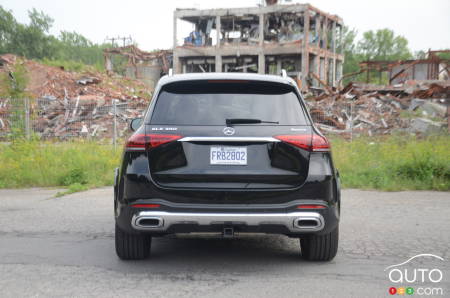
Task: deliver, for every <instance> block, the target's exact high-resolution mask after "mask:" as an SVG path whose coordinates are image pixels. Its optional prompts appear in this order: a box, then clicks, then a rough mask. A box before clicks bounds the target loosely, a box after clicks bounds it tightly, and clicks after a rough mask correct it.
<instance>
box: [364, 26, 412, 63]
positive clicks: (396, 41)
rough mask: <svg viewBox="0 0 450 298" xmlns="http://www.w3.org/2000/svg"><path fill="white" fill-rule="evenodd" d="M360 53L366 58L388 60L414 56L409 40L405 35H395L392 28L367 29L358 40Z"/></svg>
mask: <svg viewBox="0 0 450 298" xmlns="http://www.w3.org/2000/svg"><path fill="white" fill-rule="evenodd" d="M357 50H358V53H359V54H360V55H361V58H362V59H364V60H371V61H386V60H404V59H410V58H412V54H411V51H410V50H409V49H408V40H407V39H406V38H404V37H403V36H400V35H397V36H395V34H394V31H392V30H390V29H387V28H386V29H380V30H377V31H372V30H370V31H367V32H364V33H363V38H362V40H360V41H359V42H358V46H357Z"/></svg>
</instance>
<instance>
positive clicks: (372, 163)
mask: <svg viewBox="0 0 450 298" xmlns="http://www.w3.org/2000/svg"><path fill="white" fill-rule="evenodd" d="M331 144H332V150H333V158H334V162H335V165H336V167H337V168H338V170H339V172H340V174H341V180H342V185H343V187H344V188H362V189H381V190H388V191H396V190H447V191H448V190H450V137H449V136H436V137H429V138H427V139H417V138H415V137H404V136H403V137H401V136H388V137H379V138H359V139H356V140H355V139H354V140H353V142H351V143H350V142H348V141H345V140H342V139H332V141H331Z"/></svg>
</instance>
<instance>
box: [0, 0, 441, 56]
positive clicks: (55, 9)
mask: <svg viewBox="0 0 450 298" xmlns="http://www.w3.org/2000/svg"><path fill="white" fill-rule="evenodd" d="M293 2H300V3H305V2H307V3H310V4H311V5H313V6H315V7H317V8H319V9H321V10H323V11H325V12H328V13H331V14H337V15H339V16H340V17H342V18H343V20H344V23H345V25H347V26H349V27H350V28H355V29H356V30H357V31H358V33H359V35H358V36H359V37H361V35H362V32H365V31H367V30H376V29H382V28H390V29H392V30H394V32H395V34H397V35H402V36H404V37H406V38H407V39H408V41H409V47H410V49H411V50H412V51H413V52H415V51H419V50H425V51H426V50H428V49H429V48H431V49H435V50H437V49H450V0H427V1H424V0H376V1H373V0H309V1H295V0H293V1H291V3H293ZM259 3H261V0H226V1H224V0H193V1H190V0H159V1H156V0H127V1H123V0H121V1H117V0H60V1H55V0H2V1H1V2H0V5H1V6H3V8H6V9H9V10H12V11H13V13H14V16H15V17H16V19H17V20H18V21H19V22H21V23H28V14H27V11H28V10H29V9H31V8H33V7H34V8H36V9H37V10H42V11H44V12H45V13H46V14H47V15H49V16H50V17H52V18H53V19H54V20H55V21H54V24H53V28H52V30H51V33H52V34H54V35H58V33H59V32H60V31H61V30H66V31H76V32H78V33H81V34H82V35H84V36H86V37H87V38H89V39H90V40H92V41H94V42H96V43H102V42H104V41H105V38H106V37H117V36H131V37H132V38H133V40H134V41H135V42H137V43H138V45H139V47H140V48H141V49H143V50H147V51H149V50H154V49H166V48H171V47H172V45H173V37H172V36H173V28H172V27H173V11H174V10H175V9H176V8H198V9H205V8H226V7H251V6H256V5H257V4H259ZM180 26H181V28H178V30H180V31H181V34H180V35H186V34H187V33H188V32H189V31H190V30H191V26H189V24H182V25H180ZM180 37H182V36H180Z"/></svg>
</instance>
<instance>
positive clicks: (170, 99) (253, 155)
mask: <svg viewBox="0 0 450 298" xmlns="http://www.w3.org/2000/svg"><path fill="white" fill-rule="evenodd" d="M227 119H228V121H227ZM227 122H228V124H227ZM145 134H146V136H147V137H148V138H149V140H150V141H149V146H148V147H147V154H148V158H149V169H150V174H151V177H152V179H153V181H154V182H155V183H156V184H158V185H160V186H164V187H171V188H198V189H205V188H207V189H268V188H292V187H298V186H300V185H302V184H303V182H304V181H305V179H306V177H307V175H308V168H309V156H310V151H309V150H308V148H309V147H307V146H309V144H310V143H311V138H312V137H311V136H312V129H311V125H310V122H309V119H308V118H307V117H306V113H305V110H304V107H303V105H302V103H301V100H300V98H299V97H298V95H297V93H296V91H295V88H294V87H292V86H289V85H287V84H280V83H270V82H269V83H268V82H261V81H235V80H233V81H231V80H223V81H222V80H209V81H204V80H199V81H181V82H177V83H171V84H168V85H165V86H164V87H163V88H162V90H161V91H160V93H159V95H158V98H157V100H156V103H155V105H154V108H153V112H152V113H151V115H150V113H149V115H148V119H146V126H145ZM292 136H297V137H300V138H301V140H300V141H301V142H303V143H304V145H305V146H306V147H303V148H302V147H301V146H297V145H298V144H295V143H293V142H289V138H290V137H292ZM293 144H294V145H295V146H294V145H293Z"/></svg>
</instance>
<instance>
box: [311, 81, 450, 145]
mask: <svg viewBox="0 0 450 298" xmlns="http://www.w3.org/2000/svg"><path fill="white" fill-rule="evenodd" d="M449 102H450V81H420V82H418V81H407V82H405V83H404V84H397V85H395V86H376V85H368V84H357V83H350V84H348V85H347V86H345V87H344V88H342V89H337V90H334V91H333V90H332V89H331V88H329V87H328V88H325V89H324V92H323V94H320V95H316V96H314V95H311V94H310V96H309V97H307V104H308V105H309V108H310V112H311V117H312V118H313V120H314V122H315V123H316V125H317V126H318V127H319V129H321V130H322V131H323V132H325V133H337V134H341V135H344V136H350V134H363V135H375V134H390V133H392V132H412V133H422V134H431V133H439V132H442V131H444V130H443V127H444V126H445V125H446V123H445V118H446V117H448V115H447V110H448V105H449ZM426 117H428V118H430V119H428V118H426Z"/></svg>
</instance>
